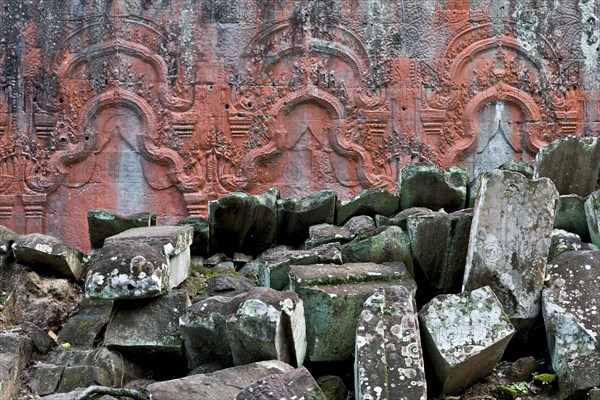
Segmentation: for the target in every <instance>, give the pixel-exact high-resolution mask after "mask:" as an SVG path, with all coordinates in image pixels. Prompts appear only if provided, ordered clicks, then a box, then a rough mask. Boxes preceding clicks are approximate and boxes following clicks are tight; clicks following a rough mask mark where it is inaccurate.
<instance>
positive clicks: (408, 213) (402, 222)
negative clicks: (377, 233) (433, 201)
mask: <svg viewBox="0 0 600 400" xmlns="http://www.w3.org/2000/svg"><path fill="white" fill-rule="evenodd" d="M434 212H435V211H432V210H430V209H429V208H424V207H411V208H407V209H406V210H402V211H400V212H399V213H398V214H396V215H393V216H391V217H389V218H388V217H384V216H383V215H376V216H375V226H377V227H378V228H381V227H382V226H392V225H393V226H398V227H400V228H402V229H406V222H407V221H408V218H410V217H412V216H417V215H428V214H432V213H434Z"/></svg>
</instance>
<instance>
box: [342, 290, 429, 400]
mask: <svg viewBox="0 0 600 400" xmlns="http://www.w3.org/2000/svg"><path fill="white" fill-rule="evenodd" d="M416 308H417V306H416V303H415V300H414V298H413V296H412V294H411V293H410V292H409V291H408V290H407V289H406V288H405V287H403V286H391V287H388V288H386V289H382V290H378V291H377V292H375V293H374V294H373V295H371V297H369V298H368V299H367V301H366V302H365V304H364V308H363V310H362V312H361V314H360V316H359V319H358V326H357V328H356V351H355V359H354V379H355V385H354V386H355V391H356V392H355V397H356V399H357V400H361V399H376V398H380V399H415V400H417V399H422V400H426V399H427V382H426V381H425V364H424V361H423V350H422V348H421V337H420V334H419V319H418V315H417V310H416Z"/></svg>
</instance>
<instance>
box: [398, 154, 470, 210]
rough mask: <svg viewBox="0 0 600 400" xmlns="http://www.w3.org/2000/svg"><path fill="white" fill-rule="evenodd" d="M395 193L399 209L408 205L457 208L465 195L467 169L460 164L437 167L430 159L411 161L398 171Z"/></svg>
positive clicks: (460, 205)
mask: <svg viewBox="0 0 600 400" xmlns="http://www.w3.org/2000/svg"><path fill="white" fill-rule="evenodd" d="M398 195H399V197H400V208H401V209H402V210H404V209H407V208H411V207H425V208H429V209H431V210H436V211H437V210H439V209H441V208H443V209H444V210H445V211H447V212H453V211H457V210H460V209H462V208H464V207H465V203H466V198H467V170H466V169H465V168H464V167H459V166H452V167H449V168H447V169H440V168H438V167H437V166H435V165H433V164H430V163H417V164H410V165H408V166H406V167H404V168H403V169H402V170H401V171H400V173H399V178H398Z"/></svg>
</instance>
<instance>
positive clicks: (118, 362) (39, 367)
mask: <svg viewBox="0 0 600 400" xmlns="http://www.w3.org/2000/svg"><path fill="white" fill-rule="evenodd" d="M30 372H31V376H32V380H31V386H32V388H33V389H34V390H35V391H36V392H37V391H38V390H39V392H38V394H41V393H42V392H49V391H50V390H51V389H52V388H53V387H54V388H55V391H57V392H60V393H67V392H71V391H73V390H75V389H77V388H86V387H89V386H93V385H98V386H110V387H115V386H118V387H122V386H124V385H126V384H127V383H129V382H130V381H132V380H134V379H140V378H141V377H142V371H141V369H140V368H139V367H138V366H137V365H136V364H134V363H132V362H131V361H129V360H128V359H127V358H124V357H123V356H122V355H121V354H119V353H117V352H115V351H110V350H108V349H106V348H103V347H101V348H98V349H94V350H63V349H62V348H56V349H55V350H53V351H51V352H50V353H49V354H48V357H47V359H46V360H45V362H44V363H39V364H35V365H34V366H33V367H32V369H31V371H30Z"/></svg>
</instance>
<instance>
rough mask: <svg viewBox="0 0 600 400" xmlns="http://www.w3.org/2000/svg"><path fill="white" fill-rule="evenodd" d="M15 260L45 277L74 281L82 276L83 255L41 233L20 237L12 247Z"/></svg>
mask: <svg viewBox="0 0 600 400" xmlns="http://www.w3.org/2000/svg"><path fill="white" fill-rule="evenodd" d="M11 248H12V252H13V254H14V255H15V260H16V262H18V263H19V264H24V265H29V266H31V267H32V268H34V269H35V270H36V271H38V272H40V273H42V274H45V275H58V276H65V277H68V278H71V279H74V280H76V281H78V280H80V279H81V278H82V277H83V274H84V272H85V271H84V266H83V256H84V255H83V253H81V252H80V251H78V250H75V249H73V248H72V247H69V246H67V245H66V244H64V243H63V242H62V241H61V240H59V239H57V238H55V237H53V236H49V235H42V234H41V233H30V234H28V235H21V236H19V237H18V238H16V239H15V241H14V242H13V244H12V246H11Z"/></svg>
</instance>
